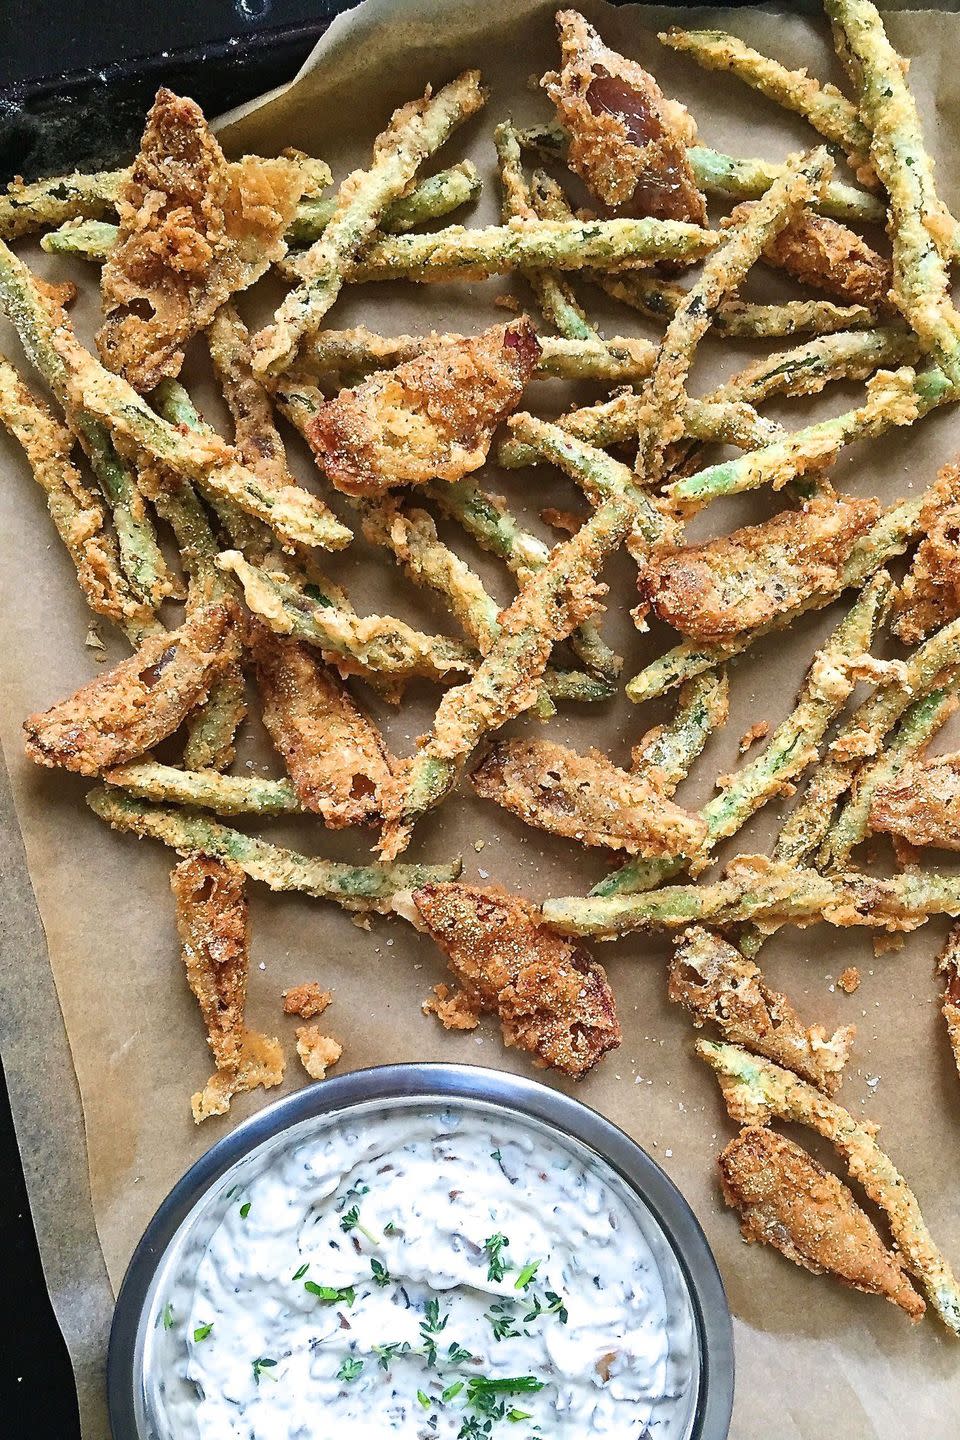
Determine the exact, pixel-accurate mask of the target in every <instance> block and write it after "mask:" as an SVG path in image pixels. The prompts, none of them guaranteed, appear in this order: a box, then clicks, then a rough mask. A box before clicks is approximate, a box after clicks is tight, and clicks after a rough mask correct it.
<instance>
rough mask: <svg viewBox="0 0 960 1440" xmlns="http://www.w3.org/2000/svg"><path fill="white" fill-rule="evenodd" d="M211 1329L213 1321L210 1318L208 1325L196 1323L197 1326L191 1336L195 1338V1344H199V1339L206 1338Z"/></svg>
mask: <svg viewBox="0 0 960 1440" xmlns="http://www.w3.org/2000/svg"><path fill="white" fill-rule="evenodd" d="M212 1329H213V1321H212V1320H211V1321H210V1324H209V1325H198V1326H197V1328H196V1330H194V1332H193V1338H194V1340H196V1342H197V1344H199V1343H200V1341H201V1340H206V1338H207V1336H208V1335H209V1334H210V1331H211V1330H212Z"/></svg>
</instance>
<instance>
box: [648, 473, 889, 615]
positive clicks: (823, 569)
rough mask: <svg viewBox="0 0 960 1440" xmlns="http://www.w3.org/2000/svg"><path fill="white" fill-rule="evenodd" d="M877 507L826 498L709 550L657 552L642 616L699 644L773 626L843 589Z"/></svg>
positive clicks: (650, 561) (735, 534)
mask: <svg viewBox="0 0 960 1440" xmlns="http://www.w3.org/2000/svg"><path fill="white" fill-rule="evenodd" d="M879 511H880V507H879V505H878V504H877V502H876V501H875V500H851V499H838V498H836V499H835V498H828V497H818V498H817V499H815V500H812V501H811V502H810V503H809V505H807V506H806V507H805V508H804V509H803V510H785V511H783V512H782V513H781V514H779V515H774V516H773V517H772V519H770V520H765V521H763V522H762V523H761V524H759V525H745V526H744V527H743V528H742V529H740V530H734V531H733V532H732V534H730V535H724V536H721V537H720V538H719V539H717V540H709V541H707V542H706V543H705V544H702V545H687V546H684V547H682V548H679V549H674V550H670V549H666V550H663V551H660V552H656V553H654V554H653V555H651V556H650V558H649V559H647V560H645V561H643V562H642V563H641V566H640V575H639V580H638V584H639V588H640V594H641V596H642V601H641V604H640V606H639V607H638V609H639V613H640V614H641V615H642V614H644V613H645V612H646V610H647V609H648V608H652V609H653V611H654V612H655V613H656V615H657V616H658V617H659V619H661V620H665V621H666V622H667V624H668V625H672V626H673V627H674V628H675V629H677V630H679V631H680V632H681V633H682V634H684V635H688V636H690V637H691V638H692V639H695V640H699V641H712V640H725V639H729V638H730V637H731V636H734V635H737V634H739V633H740V632H741V631H744V630H752V629H753V628H754V627H756V626H761V625H765V624H767V623H768V622H769V621H771V620H773V619H774V617H775V616H777V615H782V614H784V613H785V612H787V611H789V610H792V609H793V608H794V606H796V605H799V604H802V603H803V602H804V601H806V600H808V599H809V598H810V597H811V596H812V595H815V594H817V593H823V592H829V591H831V590H833V589H836V588H837V586H838V584H839V578H840V571H841V569H842V567H843V563H844V561H845V560H846V558H847V556H848V555H849V554H850V551H851V550H852V548H853V546H854V543H855V542H856V541H857V540H858V539H859V537H860V536H861V535H862V534H863V533H864V532H865V531H866V530H867V529H868V528H869V527H870V525H871V524H872V523H873V521H874V520H875V519H876V517H877V515H878V514H879Z"/></svg>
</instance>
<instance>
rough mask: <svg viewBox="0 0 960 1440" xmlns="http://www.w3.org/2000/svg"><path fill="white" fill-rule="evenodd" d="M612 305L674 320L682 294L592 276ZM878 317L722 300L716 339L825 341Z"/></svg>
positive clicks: (667, 287) (819, 303) (828, 307)
mask: <svg viewBox="0 0 960 1440" xmlns="http://www.w3.org/2000/svg"><path fill="white" fill-rule="evenodd" d="M590 278H591V279H592V280H594V281H595V282H596V284H597V285H599V286H600V288H601V289H602V290H604V291H605V292H606V293H607V294H608V295H609V296H610V297H611V299H613V300H620V301H622V302H623V304H625V305H629V306H630V307H631V308H632V309H634V310H638V311H639V312H640V314H641V315H646V316H647V318H648V319H650V320H664V319H667V318H669V316H671V315H674V314H675V313H676V311H677V307H678V306H679V305H680V304H681V303H682V301H683V297H684V295H685V294H686V291H685V290H684V288H683V286H682V285H676V284H673V283H672V282H670V281H668V280H662V279H661V278H660V277H659V276H657V275H603V274H601V273H599V272H598V273H596V274H593V275H591V277H590ZM876 323H877V317H876V315H875V313H874V312H873V311H872V310H871V309H869V307H868V306H866V305H836V304H834V302H833V301H832V300H783V301H780V302H779V303H778V304H775V305H761V304H757V303H756V302H754V301H750V300H727V301H725V302H724V304H723V305H721V306H720V307H719V309H718V311H717V316H716V321H715V324H716V328H717V333H718V335H726V336H728V337H729V338H731V339H734V340H778V339H782V338H784V337H786V336H788V335H807V334H813V335H828V334H831V333H832V332H833V331H836V330H850V329H855V328H857V327H868V326H875V325H876Z"/></svg>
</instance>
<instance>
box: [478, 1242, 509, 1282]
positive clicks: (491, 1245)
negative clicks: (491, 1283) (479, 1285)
mask: <svg viewBox="0 0 960 1440" xmlns="http://www.w3.org/2000/svg"><path fill="white" fill-rule="evenodd" d="M509 1244H510V1241H509V1240H508V1239H507V1237H506V1235H501V1234H500V1233H499V1232H498V1233H497V1234H496V1235H488V1236H487V1238H486V1240H484V1242H483V1248H484V1250H485V1251H486V1252H487V1279H488V1280H502V1279H503V1276H504V1272H505V1271H506V1270H507V1269H508V1268H509V1267H508V1266H507V1263H506V1261H505V1260H504V1259H503V1252H504V1250H505V1249H506V1248H507V1246H508V1245H509Z"/></svg>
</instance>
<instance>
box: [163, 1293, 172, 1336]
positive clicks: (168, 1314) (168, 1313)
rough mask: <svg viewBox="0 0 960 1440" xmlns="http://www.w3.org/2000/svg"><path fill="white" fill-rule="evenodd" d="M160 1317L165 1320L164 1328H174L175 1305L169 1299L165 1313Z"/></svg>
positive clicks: (165, 1306) (164, 1308)
mask: <svg viewBox="0 0 960 1440" xmlns="http://www.w3.org/2000/svg"><path fill="white" fill-rule="evenodd" d="M160 1318H161V1320H162V1321H163V1328H164V1330H172V1329H173V1306H172V1305H171V1304H170V1301H169V1300H168V1301H167V1303H166V1305H164V1307H163V1313H162V1315H161V1316H160Z"/></svg>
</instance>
